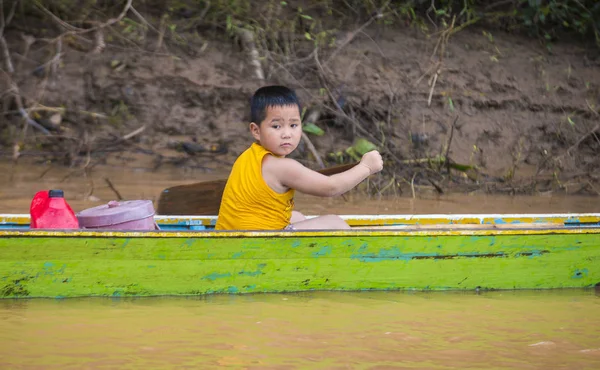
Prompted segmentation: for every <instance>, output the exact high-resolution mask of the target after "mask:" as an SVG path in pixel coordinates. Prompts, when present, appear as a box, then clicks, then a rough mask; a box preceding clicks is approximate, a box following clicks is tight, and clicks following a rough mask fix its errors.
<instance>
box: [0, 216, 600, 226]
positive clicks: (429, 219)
mask: <svg viewBox="0 0 600 370" xmlns="http://www.w3.org/2000/svg"><path fill="white" fill-rule="evenodd" d="M306 217H307V218H313V217H317V216H315V215H308V216H306ZM340 217H341V218H342V219H344V220H346V221H347V222H348V223H349V224H350V225H351V226H390V225H396V224H407V225H413V224H414V225H427V224H429V225H432V224H435V225H439V224H448V225H452V224H492V225H493V224H495V223H498V221H499V220H500V221H502V222H501V223H519V222H535V223H547V224H562V223H564V222H565V221H568V222H580V223H600V213H530V214H528V213H514V214H509V213H480V214H479V213H465V214H389V215H388V214H386V215H340ZM154 220H155V221H156V222H157V223H158V224H162V225H182V224H185V225H189V226H214V225H215V224H216V220H217V216H193V215H188V216H185V215H155V216H154ZM540 220H543V221H540ZM29 221H30V216H29V214H0V225H1V224H7V223H16V224H23V225H25V224H29Z"/></svg>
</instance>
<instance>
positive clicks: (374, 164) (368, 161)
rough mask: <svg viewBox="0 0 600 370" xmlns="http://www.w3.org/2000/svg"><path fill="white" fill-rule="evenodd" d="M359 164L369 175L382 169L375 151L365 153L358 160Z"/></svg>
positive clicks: (381, 162)
mask: <svg viewBox="0 0 600 370" xmlns="http://www.w3.org/2000/svg"><path fill="white" fill-rule="evenodd" d="M360 164H362V165H364V166H366V167H367V168H368V169H369V172H370V174H371V175H372V174H374V173H377V172H379V171H381V170H382V169H383V159H382V158H381V154H379V152H378V151H377V150H372V151H370V152H368V153H365V154H364V155H363V156H362V158H361V159H360Z"/></svg>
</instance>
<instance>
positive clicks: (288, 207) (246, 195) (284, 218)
mask: <svg viewBox="0 0 600 370" xmlns="http://www.w3.org/2000/svg"><path fill="white" fill-rule="evenodd" d="M267 154H271V155H273V153H271V152H269V151H268V150H266V149H265V148H263V147H262V146H260V145H259V144H257V143H254V144H252V146H250V148H248V149H246V151H245V152H243V153H242V154H241V155H240V156H239V157H238V159H237V160H236V161H235V163H234V164H233V168H232V169H231V174H230V175H229V179H228V180H227V185H225V190H224V191H223V198H222V199H221V207H220V209H219V217H218V218H217V225H216V226H215V229H216V230H281V229H283V228H285V227H286V226H287V225H289V223H290V218H291V217H292V209H293V208H294V190H293V189H290V190H288V191H287V192H285V193H283V194H280V193H277V192H275V191H274V190H273V189H271V188H270V187H269V185H267V183H266V182H265V180H264V179H263V177H262V161H263V158H264V157H265V155H267Z"/></svg>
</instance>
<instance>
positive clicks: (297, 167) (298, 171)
mask: <svg viewBox="0 0 600 370" xmlns="http://www.w3.org/2000/svg"><path fill="white" fill-rule="evenodd" d="M382 167H383V161H382V159H381V156H380V155H379V153H378V152H376V151H373V152H369V153H367V154H365V155H364V156H363V159H362V160H361V162H360V163H359V164H358V165H356V166H354V167H353V168H351V169H349V170H347V171H345V172H342V173H338V174H335V175H332V176H325V175H321V174H320V173H318V172H315V171H313V170H311V169H309V168H306V167H304V166H303V165H302V164H300V163H298V162H297V161H295V160H293V159H288V158H272V157H271V158H269V160H266V161H265V162H264V163H263V177H264V178H265V181H266V182H267V184H269V186H271V187H272V188H275V187H279V186H281V187H282V188H291V189H295V190H298V191H299V192H301V193H305V194H310V195H316V196H321V197H333V196H336V195H341V194H344V193H345V192H347V191H348V190H350V189H352V188H354V187H355V186H356V185H358V184H359V183H360V182H361V181H363V180H364V179H366V178H367V177H368V176H369V175H371V174H373V173H376V172H379V171H381V169H382ZM273 185H275V186H273Z"/></svg>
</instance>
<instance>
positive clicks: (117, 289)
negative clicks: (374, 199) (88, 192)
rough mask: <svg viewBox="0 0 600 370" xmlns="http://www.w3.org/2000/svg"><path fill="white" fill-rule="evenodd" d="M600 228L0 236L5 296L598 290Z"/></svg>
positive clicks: (13, 233) (0, 282)
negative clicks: (345, 291)
mask: <svg viewBox="0 0 600 370" xmlns="http://www.w3.org/2000/svg"><path fill="white" fill-rule="evenodd" d="M599 282H600V228H578V229H573V230H564V229H561V230H548V229H544V230H522V231H519V230H492V231H490V230H475V231H456V230H454V231H452V230H451V231H444V230H433V231H376V232H369V231H348V232H234V233H219V232H163V233H161V232H146V233H144V232H104V233H98V232H86V231H84V232H76V233H73V232H43V231H9V232H3V237H2V238H0V297H4V298H10V297H78V296H153V295H199V294H210V293H255V292H294V291H305V290H451V289H452V290H475V289H550V288H581V287H591V286H594V285H596V284H597V283H599Z"/></svg>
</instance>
